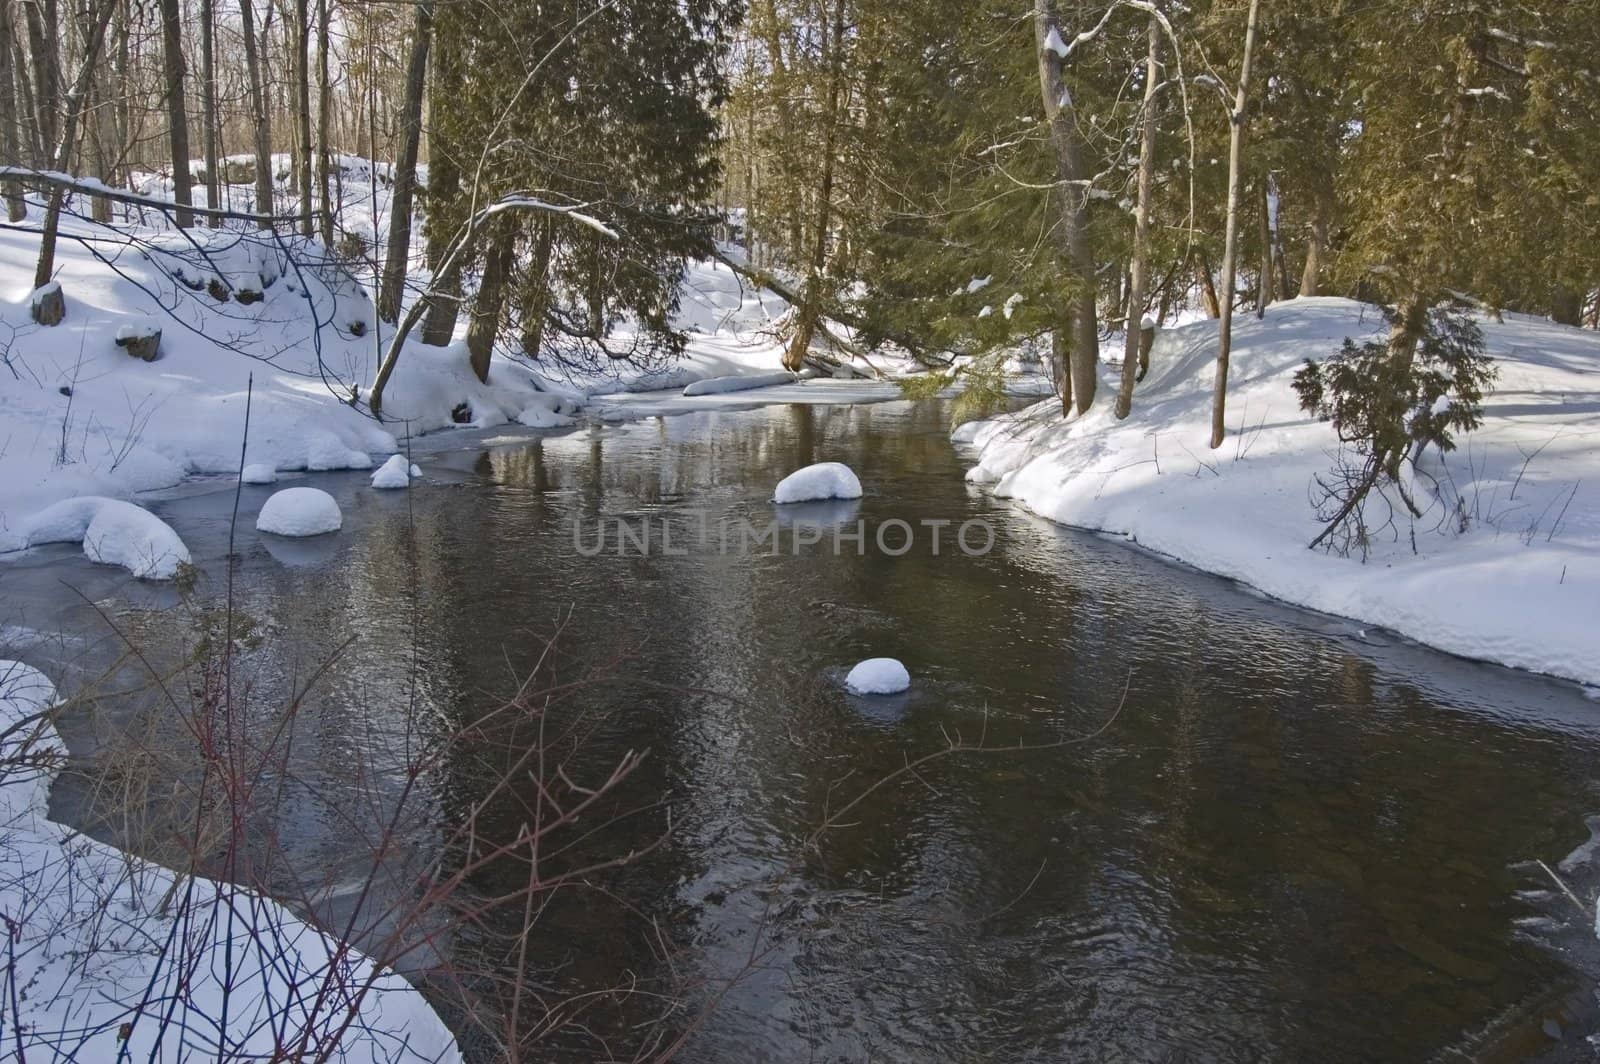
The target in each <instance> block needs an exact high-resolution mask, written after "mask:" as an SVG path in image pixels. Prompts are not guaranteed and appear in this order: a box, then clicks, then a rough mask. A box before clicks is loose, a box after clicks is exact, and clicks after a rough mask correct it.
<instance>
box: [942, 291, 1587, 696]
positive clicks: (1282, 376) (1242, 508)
mask: <svg viewBox="0 0 1600 1064" xmlns="http://www.w3.org/2000/svg"><path fill="white" fill-rule="evenodd" d="M1480 325H1481V327H1482V328H1483V332H1484V338H1485V340H1486V342H1487V344H1488V348H1489V352H1490V354H1491V355H1493V356H1494V357H1495V359H1496V360H1497V364H1498V366H1499V371H1500V376H1499V379H1498V381H1497V384H1496V387H1495V390H1494V391H1493V392H1492V393H1491V394H1489V395H1488V396H1486V397H1485V400H1484V424H1483V426H1482V427H1481V428H1479V429H1478V430H1477V431H1475V432H1473V433H1471V434H1469V435H1466V436H1464V437H1462V438H1461V439H1460V440H1458V450H1457V451H1456V452H1454V453H1452V454H1450V455H1446V456H1443V457H1440V456H1438V455H1437V454H1435V453H1430V454H1429V455H1428V456H1427V457H1426V458H1425V459H1424V465H1425V470H1424V471H1425V472H1426V474H1427V476H1425V477H1419V478H1418V480H1417V482H1416V483H1415V484H1414V485H1412V487H1413V489H1414V490H1415V491H1416V492H1419V493H1421V495H1422V498H1423V503H1424V505H1425V507H1427V508H1428V514H1427V516H1426V518H1425V519H1423V520H1421V521H1418V522H1416V523H1415V527H1414V528H1413V526H1412V524H1411V523H1410V522H1409V521H1407V520H1405V519H1404V518H1397V525H1396V527H1394V528H1391V529H1387V530H1385V531H1383V532H1382V533H1381V534H1380V535H1378V537H1377V538H1376V540H1375V542H1374V543H1373V545H1372V549H1371V553H1370V556H1369V558H1368V559H1367V561H1366V562H1365V563H1364V564H1363V562H1362V561H1361V560H1360V559H1358V558H1342V557H1338V556H1333V555H1329V554H1325V553H1321V552H1312V551H1308V550H1307V549H1306V544H1307V543H1309V542H1310V541H1311V539H1312V537H1313V536H1315V535H1316V533H1317V532H1318V530H1319V528H1320V525H1319V523H1318V522H1317V520H1316V517H1315V515H1314V514H1313V512H1312V508H1311V505H1310V503H1309V502H1308V496H1307V489H1308V487H1309V486H1310V485H1311V483H1312V478H1313V477H1314V476H1315V475H1317V474H1319V473H1326V471H1327V469H1328V467H1329V464H1330V454H1331V452H1333V451H1334V450H1335V448H1336V446H1337V441H1336V440H1335V438H1334V435H1333V432H1332V430H1331V428H1330V427H1329V426H1328V425H1326V424H1324V423H1322V422H1319V421H1316V420H1314V419H1312V418H1310V417H1308V416H1307V415H1305V414H1304V413H1303V412H1302V411H1301V410H1300V408H1299V403H1298V400H1297V398H1296V396H1295V395H1294V392H1293V390H1292V388H1291V380H1292V378H1293V376H1294V373H1295V371H1296V370H1297V369H1298V368H1299V367H1300V366H1301V365H1302V364H1303V363H1304V360H1305V359H1306V358H1308V357H1311V358H1314V357H1323V356H1326V355H1328V354H1331V353H1333V352H1335V351H1337V350H1338V348H1339V346H1340V344H1341V343H1342V342H1343V340H1344V338H1345V337H1347V336H1348V337H1353V338H1355V339H1357V340H1362V339H1366V338H1368V337H1371V336H1375V335H1377V334H1379V333H1381V332H1382V331H1383V329H1384V323H1383V320H1382V318H1381V317H1380V316H1379V315H1378V313H1377V312H1376V311H1375V310H1374V309H1373V308H1372V307H1369V306H1363V305H1362V304H1359V303H1355V302H1352V301H1350V300H1345V299H1331V298H1314V299H1296V300H1291V301H1288V302H1283V303H1277V304H1274V305H1273V306H1272V307H1271V308H1270V309H1269V310H1268V312H1267V315H1266V318H1265V319H1264V320H1261V321H1257V320H1254V319H1249V318H1246V319H1243V320H1236V322H1235V334H1234V353H1233V359H1232V374H1231V379H1230V381H1229V393H1228V419H1227V420H1228V438H1227V440H1226V441H1225V442H1224V443H1223V445H1222V447H1220V448H1219V449H1217V450H1215V451H1212V450H1210V449H1209V448H1208V447H1207V443H1208V442H1209V436H1210V430H1209V425H1210V414H1211V388H1212V383H1213V373H1214V363H1215V358H1216V326H1215V324H1214V323H1211V322H1201V323H1197V324H1194V325H1189V326H1184V327H1182V328H1178V329H1171V330H1166V331H1163V332H1162V333H1161V334H1160V335H1159V338H1158V340H1157V342H1156V346H1155V349H1154V351H1153V352H1152V355H1151V369H1150V376H1149V377H1148V378H1147V379H1146V380H1145V382H1144V383H1142V384H1141V385H1140V386H1139V388H1138V390H1137V391H1135V393H1134V408H1133V415H1132V416H1131V417H1129V418H1128V419H1127V420H1125V421H1120V422H1119V421H1117V420H1116V419H1115V417H1114V416H1113V415H1112V412H1111V406H1112V404H1111V402H1110V399H1111V396H1112V392H1113V391H1114V389H1115V381H1114V379H1113V378H1114V372H1115V371H1114V370H1112V369H1111V368H1110V367H1103V372H1104V373H1105V376H1104V378H1103V379H1102V382H1101V396H1102V401H1100V402H1098V403H1097V404H1096V405H1095V407H1094V409H1092V410H1091V411H1090V412H1089V414H1088V415H1087V416H1085V417H1083V418H1076V419H1073V420H1070V421H1064V420H1063V419H1062V418H1061V416H1060V409H1059V406H1058V404H1056V403H1055V402H1054V400H1046V401H1045V402H1042V403H1039V404H1037V405H1035V406H1033V407H1030V408H1028V409H1026V410H1023V411H1020V412H1018V413H1016V414H1013V415H1009V416H1006V417H1002V418H998V419H995V420H992V421H987V422H983V423H980V424H975V425H967V426H963V427H962V428H961V429H959V430H957V432H956V433H955V438H956V440H957V441H958V442H963V443H969V444H970V445H971V447H972V448H973V457H974V460H975V462H976V464H975V466H974V468H973V469H972V470H970V471H969V473H968V478H969V479H970V480H972V481H974V482H979V483H987V484H992V485H993V488H994V491H995V493H996V494H998V495H1001V496H1005V497H1009V498H1014V499H1016V500H1017V501H1018V502H1020V503H1022V504H1023V505H1025V506H1026V507H1028V508H1029V509H1031V510H1033V511H1034V512H1036V513H1038V514H1040V515H1041V516H1043V517H1046V518H1049V519H1051V520H1053V521H1059V522H1061V523H1063V524H1068V525H1074V526H1077V527H1081V528H1088V529H1095V530H1100V531H1105V532H1112V533H1117V534H1121V535H1125V536H1128V537H1129V538H1131V539H1133V540H1134V541H1136V542H1137V543H1139V544H1140V545H1142V546H1144V547H1147V548H1149V549H1151V550H1154V551H1157V552H1159V553H1162V554H1166V555H1169V556H1171V557H1173V558H1177V559H1179V560H1181V561H1184V562H1186V563H1188V564H1190V565H1194V566H1196V567H1198V568H1201V569H1204V570H1207V571H1209V572H1213V573H1217V574H1220V575H1222V576H1226V577H1230V578H1232V579H1235V580H1238V581H1241V582H1243V583H1245V584H1248V585H1250V586H1252V587H1254V588H1257V589H1259V590H1261V591H1263V592H1265V593H1266V594H1268V595H1271V596H1273V597H1274V598H1279V599H1283V600H1285V601H1288V602H1292V603H1296V604H1299V605H1302V606H1307V607H1310V608H1312V609H1316V610H1320V611H1323V612H1325V613H1331V614H1337V615H1339V616H1343V617H1349V618H1352V619H1354V620H1357V621H1360V622H1363V623H1366V624H1371V625H1375V626H1379V627H1384V628H1388V629H1391V630H1394V631H1397V632H1399V633H1401V634H1402V635H1405V636H1408V637H1410V638H1412V639H1415V640H1417V641H1419V642H1422V643H1426V644H1428V645H1430V646H1433V647H1437V648H1439V649H1441V650H1446V651H1449V652H1451V653H1455V654H1460V655H1463V656H1466V657H1471V658H1478V659H1483V660H1488V661H1494V662H1499V663H1501V664H1505V665H1511V666H1515V667H1518V668H1525V669H1531V670H1534V671H1537V672H1543V673H1549V674H1552V675H1556V676H1563V677H1567V678H1570V679H1574V680H1578V681H1581V682H1585V683H1591V684H1593V683H1600V624H1597V623H1596V621H1597V618H1600V614H1597V612H1596V603H1600V487H1597V485H1600V401H1597V400H1596V393H1595V388H1594V383H1593V382H1594V380H1595V379H1596V374H1597V373H1600V336H1597V335H1596V334H1595V333H1594V332H1592V331H1585V330H1580V329H1573V328H1567V327H1564V326H1559V325H1554V324H1551V323H1550V322H1548V321H1544V320H1542V319H1533V318H1527V317H1523V316H1519V315H1510V314H1508V315H1506V317H1505V320H1504V321H1503V322H1497V321H1490V320H1485V321H1482V322H1480ZM1429 478H1432V479H1433V481H1436V483H1434V482H1430V480H1429ZM1463 518H1464V520H1463ZM1413 531H1414V532H1415V537H1416V549H1415V552H1413V549H1412V546H1411V537H1412V533H1413Z"/></svg>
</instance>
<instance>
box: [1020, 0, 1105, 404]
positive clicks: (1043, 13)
mask: <svg viewBox="0 0 1600 1064" xmlns="http://www.w3.org/2000/svg"><path fill="white" fill-rule="evenodd" d="M1033 15H1034V18H1033V22H1034V43H1035V45H1036V48H1037V51H1038V62H1039V94H1040V96H1041V97H1042V98H1043V101H1044V113H1045V118H1046V119H1047V120H1048V121H1049V123H1050V143H1051V147H1052V149H1053V151H1054V154H1055V168H1056V181H1057V184H1058V186H1059V190H1058V196H1059V200H1060V204H1061V207H1060V210H1061V218H1060V221H1059V223H1058V224H1057V225H1056V226H1055V231H1056V233H1057V237H1056V240H1057V253H1058V255H1059V257H1060V259H1061V265H1062V267H1063V268H1064V270H1065V272H1067V273H1069V274H1071V275H1072V276H1073V277H1074V278H1075V279H1076V281H1077V284H1076V285H1075V286H1074V290H1073V294H1072V295H1071V296H1070V297H1069V299H1068V301H1067V313H1066V325H1067V330H1068V335H1067V338H1066V341H1065V354H1066V359H1067V373H1066V376H1067V379H1069V380H1070V382H1071V394H1070V395H1068V394H1067V393H1066V392H1065V391H1064V392H1063V398H1062V414H1063V415H1066V414H1069V413H1071V410H1072V409H1076V410H1077V412H1078V413H1080V414H1082V413H1084V412H1085V411H1087V410H1088V409H1089V407H1090V405H1092V404H1093V403H1094V393H1095V385H1096V383H1097V382H1096V380H1095V364H1096V363H1097V362H1098V361H1099V358H1100V335H1099V326H1098V322H1097V320H1096V311H1095V305H1094V300H1095V270H1094V251H1093V249H1092V248H1091V247H1090V244H1089V189H1088V186H1087V184H1086V183H1085V182H1086V180H1087V176H1088V175H1087V172H1086V170H1085V168H1084V165H1083V146H1082V144H1080V143H1079V138H1078V119H1077V114H1076V112H1075V110H1074V107H1073V103H1072V96H1071V94H1070V93H1068V92H1067V88H1066V84H1065V82H1064V81H1063V79H1062V57H1061V55H1059V54H1058V53H1057V52H1056V51H1055V50H1054V47H1053V46H1054V45H1055V44H1056V43H1058V42H1060V40H1061V20H1060V18H1059V16H1058V15H1057V14H1056V5H1055V0H1034V2H1033Z"/></svg>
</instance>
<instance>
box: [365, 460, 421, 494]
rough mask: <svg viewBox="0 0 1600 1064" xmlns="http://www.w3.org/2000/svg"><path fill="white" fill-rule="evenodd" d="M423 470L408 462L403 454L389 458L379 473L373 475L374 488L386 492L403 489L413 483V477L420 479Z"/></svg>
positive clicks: (378, 470)
mask: <svg viewBox="0 0 1600 1064" xmlns="http://www.w3.org/2000/svg"><path fill="white" fill-rule="evenodd" d="M421 475H422V470H420V469H418V468H417V467H416V466H414V465H412V464H411V463H410V462H408V461H406V456H405V455H403V454H394V455H390V456H389V460H388V461H387V462H385V463H383V465H381V466H379V467H378V469H377V472H375V473H373V474H372V486H373V487H375V488H381V489H384V490H386V491H393V490H394V489H396V488H403V487H405V486H406V485H408V484H410V483H411V478H412V477H420V476H421Z"/></svg>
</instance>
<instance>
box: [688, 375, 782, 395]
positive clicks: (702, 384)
mask: <svg viewBox="0 0 1600 1064" xmlns="http://www.w3.org/2000/svg"><path fill="white" fill-rule="evenodd" d="M797 379H798V378H797V377H796V376H795V375H794V374H793V373H790V372H789V371H788V370H783V371H782V372H780V373H748V374H743V375H739V376H732V377H707V378H706V379H705V380H699V381H695V382H693V383H692V384H686V385H684V388H683V394H684V395H689V396H694V395H723V394H726V393H728V392H747V391H750V390H751V389H753V388H771V387H773V386H774V385H778V384H793V383H794V382H795V381H796V380H797Z"/></svg>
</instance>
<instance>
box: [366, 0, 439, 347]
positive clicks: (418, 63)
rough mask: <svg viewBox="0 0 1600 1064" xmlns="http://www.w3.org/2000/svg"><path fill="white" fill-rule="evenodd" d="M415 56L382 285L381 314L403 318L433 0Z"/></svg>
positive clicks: (425, 5)
mask: <svg viewBox="0 0 1600 1064" xmlns="http://www.w3.org/2000/svg"><path fill="white" fill-rule="evenodd" d="M411 33H412V37H411V57H410V59H409V61H408V62H407V64H406V96H405V103H404V104H403V106H402V110H401V114H400V157H399V158H398V159H396V160H395V166H394V191H393V194H392V196H391V197H390V200H389V245H388V248H387V249H386V250H385V252H384V256H383V283H382V284H381V285H380V286H379V289H378V317H379V318H381V319H383V320H384V321H390V322H393V321H399V320H400V298H401V296H402V294H403V293H404V291H405V283H406V267H407V265H408V260H409V258H410V253H411V205H412V199H413V198H414V196H415V194H416V187H417V149H418V147H419V146H420V144H421V140H422V94H423V89H424V87H425V85H426V82H427V76H428V44H429V41H430V40H431V39H432V37H433V3H432V0H420V2H419V3H418V4H417V8H416V22H415V24H414V26H413V27H412V31H411Z"/></svg>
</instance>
